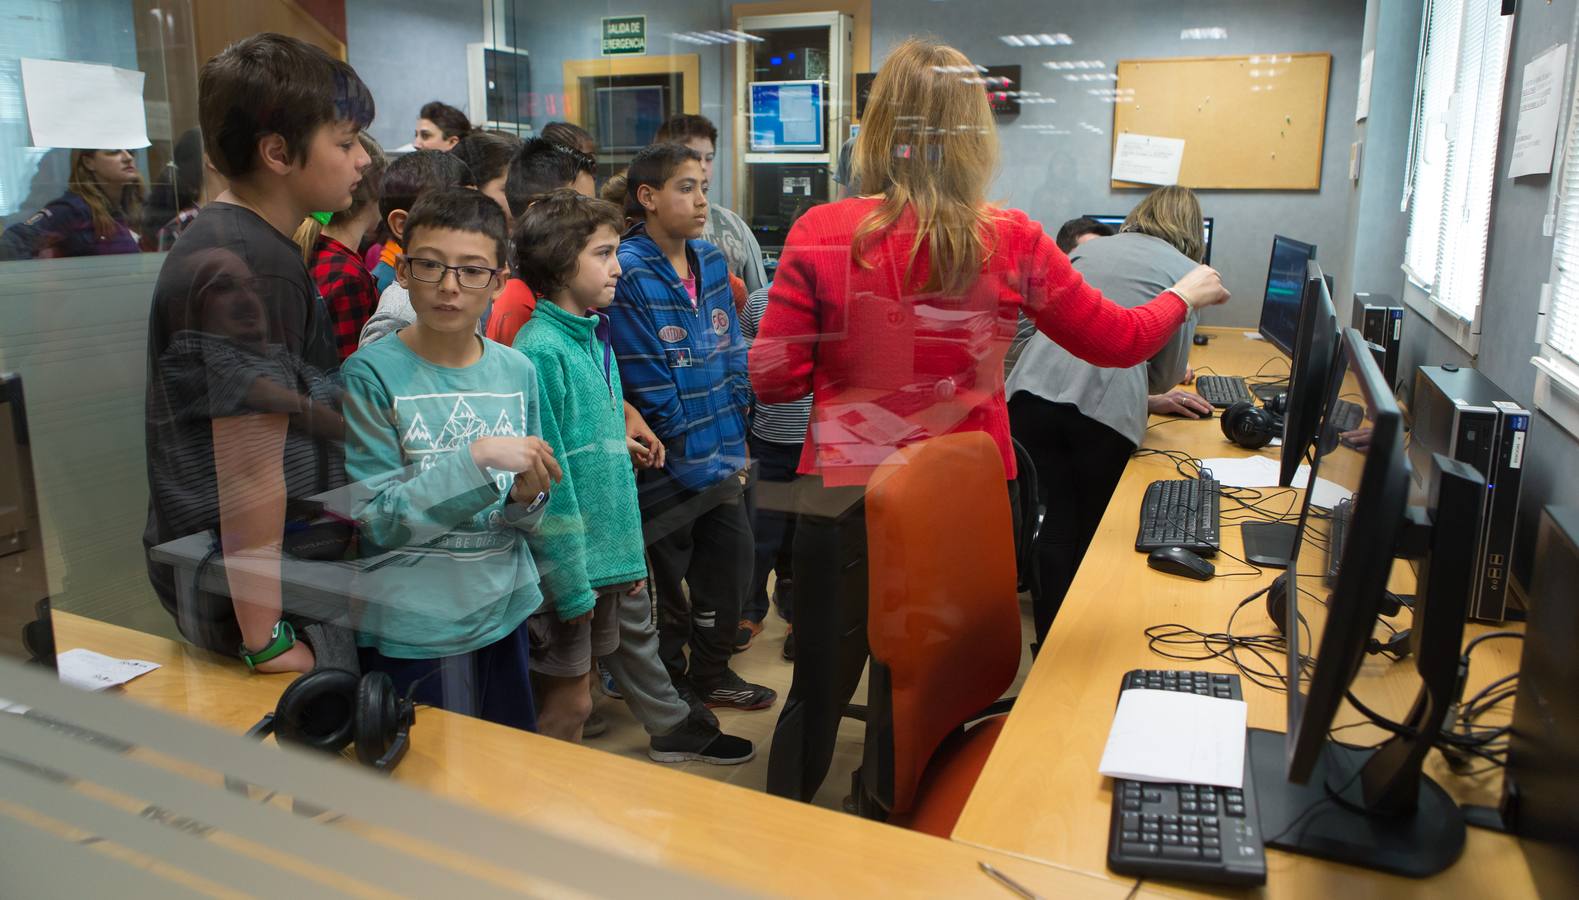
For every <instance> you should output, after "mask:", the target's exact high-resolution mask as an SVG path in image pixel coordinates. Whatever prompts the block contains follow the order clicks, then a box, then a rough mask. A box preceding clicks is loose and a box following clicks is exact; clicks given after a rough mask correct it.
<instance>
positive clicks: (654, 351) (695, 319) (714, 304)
mask: <svg viewBox="0 0 1579 900" xmlns="http://www.w3.org/2000/svg"><path fill="white" fill-rule="evenodd" d="M686 252H687V254H689V256H690V258H691V271H692V272H693V273H695V274H697V276H698V277H697V283H696V294H697V303H696V306H694V307H693V306H692V305H691V298H690V296H689V295H687V294H686V292H685V287H684V285H682V284H681V283H680V276H679V275H678V274H677V273H676V272H675V271H674V266H672V265H670V264H669V260H668V258H667V257H666V256H664V253H663V251H662V250H661V249H659V247H658V245H657V244H656V243H655V242H654V241H653V240H652V238H650V237H648V236H647V234H646V232H645V230H643V229H642V228H641V227H639V226H638V227H637V228H636V229H634V230H633V232H632V233H631V234H629V235H627V236H626V238H625V240H624V242H622V243H621V244H620V250H619V261H620V268H621V270H622V272H623V274H622V275H621V276H620V281H619V287H618V288H617V289H616V290H615V293H614V304H613V306H612V307H611V308H610V310H609V318H610V320H611V322H612V324H613V344H614V352H615V354H616V355H617V356H618V357H619V364H620V380H621V381H622V382H623V383H624V388H625V399H627V400H629V401H630V402H631V405H632V406H634V407H636V409H637V411H639V412H640V413H641V414H642V417H643V418H645V419H646V420H647V424H648V425H650V426H651V427H652V430H653V431H654V432H656V433H657V435H658V439H659V440H661V441H663V443H664V447H665V449H666V451H667V456H668V462H667V463H666V464H665V466H664V474H666V475H668V476H670V477H672V478H673V479H674V480H675V481H676V482H678V484H679V486H681V487H683V488H686V489H688V490H692V491H701V490H704V489H706V488H708V487H711V486H712V485H714V484H717V483H718V482H720V481H722V480H723V479H725V478H728V477H731V476H733V475H734V474H735V473H736V472H738V471H740V469H742V468H744V467H745V465H746V412H747V410H748V409H749V408H750V406H751V383H750V376H749V375H748V374H747V371H746V343H745V341H744V340H743V339H742V338H741V336H740V323H739V321H738V320H737V319H736V317H735V300H734V294H733V292H731V291H730V289H729V270H728V267H727V264H726V263H725V261H724V254H723V253H722V252H721V251H719V249H718V248H717V247H714V246H713V245H712V244H709V243H707V242H706V241H697V240H692V241H687V242H686Z"/></svg>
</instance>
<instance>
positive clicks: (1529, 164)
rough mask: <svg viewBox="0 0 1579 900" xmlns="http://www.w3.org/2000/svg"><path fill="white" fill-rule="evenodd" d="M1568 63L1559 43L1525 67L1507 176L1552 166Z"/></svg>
mask: <svg viewBox="0 0 1579 900" xmlns="http://www.w3.org/2000/svg"><path fill="white" fill-rule="evenodd" d="M1567 66H1568V45H1567V44H1558V45H1557V46H1555V47H1552V48H1550V49H1548V50H1547V51H1546V52H1544V53H1542V54H1541V55H1540V56H1537V57H1535V58H1534V59H1532V60H1530V62H1529V64H1528V65H1526V66H1525V67H1524V83H1523V84H1522V85H1521V86H1520V88H1519V128H1518V131H1517V132H1515V133H1514V137H1513V159H1512V160H1510V161H1509V162H1508V177H1509V178H1518V177H1519V176H1521V175H1542V174H1545V173H1547V172H1550V171H1551V170H1552V150H1553V149H1554V148H1555V147H1556V146H1557V120H1558V118H1559V113H1560V112H1561V106H1562V104H1561V102H1560V101H1561V99H1562V93H1563V73H1564V71H1565V70H1566V69H1567Z"/></svg>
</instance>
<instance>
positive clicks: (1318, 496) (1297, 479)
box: [1294, 466, 1354, 509]
mask: <svg viewBox="0 0 1579 900" xmlns="http://www.w3.org/2000/svg"><path fill="white" fill-rule="evenodd" d="M1309 483H1310V466H1300V467H1299V468H1297V469H1295V470H1294V485H1295V486H1296V487H1302V486H1304V485H1306V484H1309ZM1352 496H1354V492H1353V491H1351V490H1349V489H1348V488H1346V487H1344V486H1343V485H1341V484H1338V483H1337V482H1334V481H1328V480H1327V479H1325V478H1317V479H1316V483H1315V484H1314V485H1311V488H1310V503H1311V505H1312V506H1319V507H1321V508H1322V509H1332V508H1333V507H1335V506H1337V505H1338V501H1340V500H1347V499H1348V498H1350V497H1352Z"/></svg>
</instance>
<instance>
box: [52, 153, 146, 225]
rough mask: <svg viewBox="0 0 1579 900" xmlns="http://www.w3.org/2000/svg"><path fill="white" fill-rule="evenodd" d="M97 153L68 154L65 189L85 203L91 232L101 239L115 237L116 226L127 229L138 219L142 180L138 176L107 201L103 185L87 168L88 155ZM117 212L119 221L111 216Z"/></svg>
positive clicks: (141, 205)
mask: <svg viewBox="0 0 1579 900" xmlns="http://www.w3.org/2000/svg"><path fill="white" fill-rule="evenodd" d="M99 152H101V151H99V150H73V151H71V175H70V178H69V180H68V181H67V182H66V186H67V187H68V188H70V189H71V192H72V193H73V194H76V195H77V196H79V197H81V198H82V199H83V200H84V201H86V202H87V204H88V212H89V213H90V214H92V216H93V233H94V234H95V235H96V236H98V237H99V238H100V239H104V238H108V237H110V236H112V235H114V234H115V229H116V225H118V224H119V225H123V226H125V227H126V228H127V229H130V228H131V223H133V222H137V221H140V220H141V219H142V213H143V180H142V176H138V178H137V180H136V181H133V182H131V183H129V184H126V185H123V186H122V187H121V195H120V196H119V197H116V198H113V199H111V197H110V195H109V192H108V191H106V190H105V189H104V185H102V184H100V183H99V179H98V177H97V176H96V175H94V174H93V170H92V169H90V168H88V155H89V154H92V153H99ZM113 152H119V151H113ZM117 211H118V212H119V213H120V218H119V220H117V218H116V215H115V214H116V212H117Z"/></svg>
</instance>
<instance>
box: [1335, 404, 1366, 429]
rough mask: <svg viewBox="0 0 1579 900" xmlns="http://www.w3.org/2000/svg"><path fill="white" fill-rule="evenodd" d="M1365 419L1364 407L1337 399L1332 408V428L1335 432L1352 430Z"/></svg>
mask: <svg viewBox="0 0 1579 900" xmlns="http://www.w3.org/2000/svg"><path fill="white" fill-rule="evenodd" d="M1364 421H1365V407H1363V406H1361V405H1360V404H1358V403H1350V402H1349V401H1348V400H1339V401H1338V402H1337V403H1336V404H1335V405H1334V406H1333V408H1332V430H1333V431H1334V432H1336V433H1337V434H1340V435H1341V434H1343V433H1344V432H1348V431H1353V430H1354V429H1356V428H1359V427H1360V425H1361V424H1362V423H1363V422H1364Z"/></svg>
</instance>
